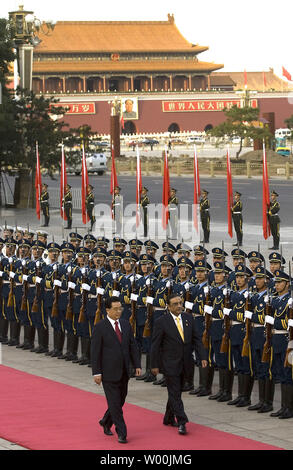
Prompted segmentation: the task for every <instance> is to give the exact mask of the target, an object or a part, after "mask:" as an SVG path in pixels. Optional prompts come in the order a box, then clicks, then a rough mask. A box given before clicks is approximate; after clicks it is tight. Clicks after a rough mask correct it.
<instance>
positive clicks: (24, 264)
mask: <svg viewBox="0 0 293 470" xmlns="http://www.w3.org/2000/svg"><path fill="white" fill-rule="evenodd" d="M22 274H24V275H25V276H27V274H28V270H27V262H26V261H25V260H23V261H22ZM27 294H28V282H27V280H26V281H23V294H22V298H21V307H20V310H21V311H23V312H25V313H26V314H27V311H28V309H27Z"/></svg>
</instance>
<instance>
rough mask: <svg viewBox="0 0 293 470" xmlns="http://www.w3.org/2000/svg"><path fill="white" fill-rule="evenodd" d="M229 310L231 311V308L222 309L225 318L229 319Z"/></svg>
mask: <svg viewBox="0 0 293 470" xmlns="http://www.w3.org/2000/svg"><path fill="white" fill-rule="evenodd" d="M231 310H232V308H224V309H223V314H224V315H227V317H229V315H230V312H231Z"/></svg>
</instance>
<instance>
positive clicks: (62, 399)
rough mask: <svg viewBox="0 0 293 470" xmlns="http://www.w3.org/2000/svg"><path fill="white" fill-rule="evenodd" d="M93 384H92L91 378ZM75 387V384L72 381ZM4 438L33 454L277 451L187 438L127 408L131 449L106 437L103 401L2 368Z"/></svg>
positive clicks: (223, 437) (220, 435)
mask: <svg viewBox="0 0 293 470" xmlns="http://www.w3.org/2000/svg"><path fill="white" fill-rule="evenodd" d="M89 380H91V377H90V374H89ZM73 381H74V378H73ZM0 397H1V407H0V437H1V438H3V439H6V440H8V441H11V442H14V443H16V444H18V445H21V446H23V447H26V448H28V449H34V450H71V449H75V450H99V449H100V450H116V449H119V450H135V449H140V450H210V449H213V450H217V449H220V450H232V449H233V450H270V449H277V447H273V446H270V445H267V444H262V443H261V442H256V441H253V440H250V439H246V438H243V437H238V436H235V435H233V434H228V433H225V432H221V431H216V430H214V429H211V428H209V427H206V426H201V425H198V424H195V423H188V435H186V436H179V435H178V433H177V429H176V428H171V427H169V426H163V425H162V415H161V414H160V413H157V412H154V411H149V410H146V409H144V408H141V407H138V406H135V405H130V404H126V405H125V406H124V416H125V420H126V424H127V428H128V444H126V445H123V444H118V442H117V438H116V435H114V436H105V435H104V434H103V431H102V428H101V426H99V424H98V419H100V418H101V417H102V415H103V414H104V411H105V410H106V400H105V398H104V397H103V396H100V395H97V394H95V393H91V392H85V391H82V390H79V389H77V388H74V387H71V386H69V385H63V384H61V383H58V382H55V381H52V380H48V379H44V378H41V377H38V376H35V375H31V374H27V373H25V372H21V371H18V370H16V369H12V368H9V367H5V366H0Z"/></svg>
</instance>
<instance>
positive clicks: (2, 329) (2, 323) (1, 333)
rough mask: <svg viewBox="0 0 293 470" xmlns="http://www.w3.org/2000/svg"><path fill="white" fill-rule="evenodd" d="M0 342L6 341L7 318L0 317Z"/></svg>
mask: <svg viewBox="0 0 293 470" xmlns="http://www.w3.org/2000/svg"><path fill="white" fill-rule="evenodd" d="M0 343H2V344H7V343H8V320H6V319H5V318H0Z"/></svg>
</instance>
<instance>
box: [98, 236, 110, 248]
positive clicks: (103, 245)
mask: <svg viewBox="0 0 293 470" xmlns="http://www.w3.org/2000/svg"><path fill="white" fill-rule="evenodd" d="M109 243H110V240H108V238H106V237H102V236H99V237H97V247H101V248H104V249H105V250H107V249H108V244H109Z"/></svg>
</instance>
